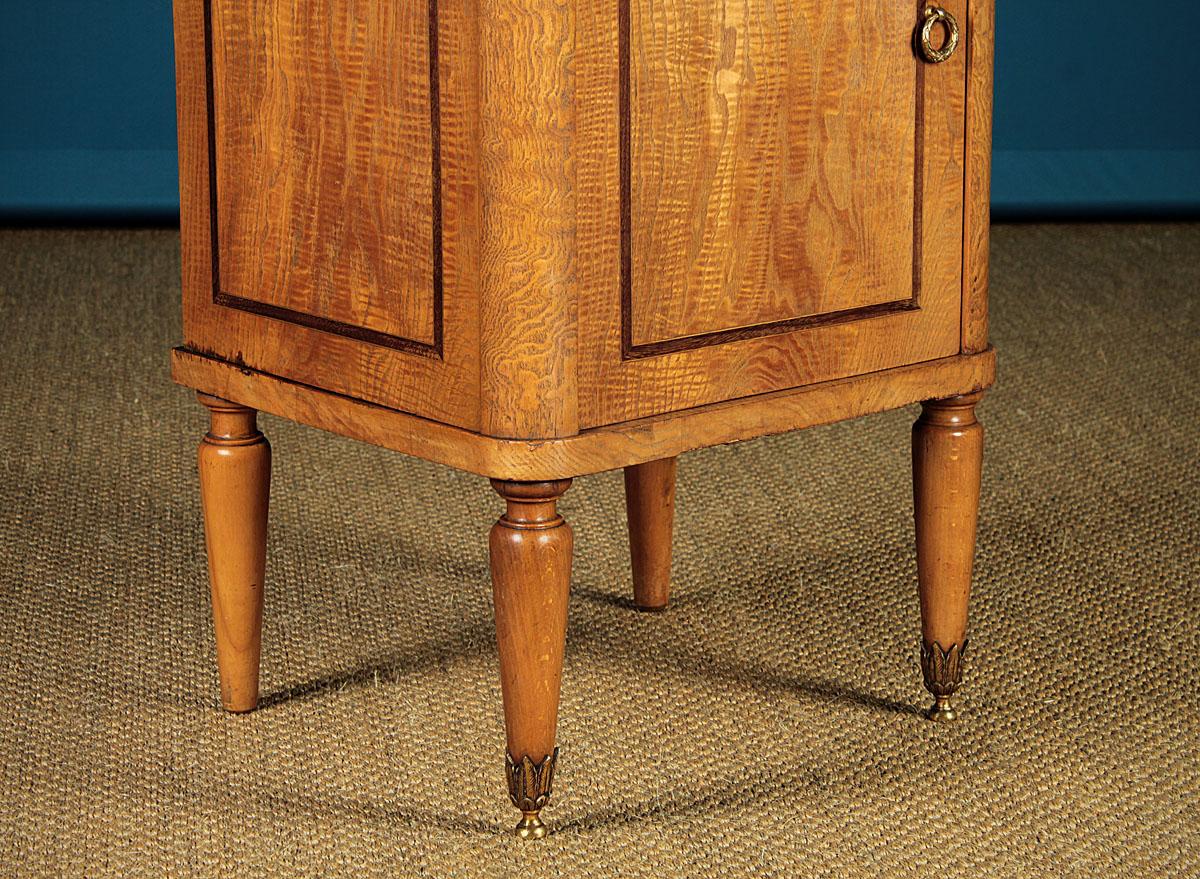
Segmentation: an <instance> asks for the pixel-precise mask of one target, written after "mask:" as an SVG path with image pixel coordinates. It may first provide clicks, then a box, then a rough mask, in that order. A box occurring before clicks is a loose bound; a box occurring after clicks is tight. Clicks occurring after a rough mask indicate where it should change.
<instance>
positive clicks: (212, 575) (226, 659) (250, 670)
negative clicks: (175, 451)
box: [197, 394, 271, 711]
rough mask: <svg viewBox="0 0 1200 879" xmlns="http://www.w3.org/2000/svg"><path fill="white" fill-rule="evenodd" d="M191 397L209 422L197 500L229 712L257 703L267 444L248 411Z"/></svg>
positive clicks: (203, 397) (267, 487)
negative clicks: (200, 507)
mask: <svg viewBox="0 0 1200 879" xmlns="http://www.w3.org/2000/svg"><path fill="white" fill-rule="evenodd" d="M197 396H198V397H199V398H200V402H201V403H203V404H204V405H205V406H207V407H208V410H209V415H210V420H211V426H210V428H209V431H208V433H207V434H205V436H204V440H203V441H202V442H201V443H200V455H199V458H200V499H201V503H202V505H203V507H204V535H205V539H206V542H207V544H208V574H209V584H210V586H211V587H212V608H213V628H214V629H215V630H216V636H217V667H218V668H219V670H220V674H221V703H222V704H223V705H224V706H225V708H226V709H227V710H229V711H249V710H251V709H252V708H254V706H255V704H256V703H257V702H258V660H259V653H260V651H261V647H262V606H263V573H264V571H265V569H266V560H267V502H268V495H269V493H270V488H271V446H270V445H269V444H268V443H267V438H266V437H264V436H263V435H262V434H261V433H259V431H258V427H257V426H256V424H255V416H256V413H255V411H254V410H253V409H247V408H246V407H245V406H239V405H237V404H236V403H230V402H229V401H227V400H222V399H220V398H219V397H210V396H208V395H207V394H197Z"/></svg>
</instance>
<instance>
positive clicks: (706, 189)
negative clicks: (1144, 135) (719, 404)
mask: <svg viewBox="0 0 1200 879" xmlns="http://www.w3.org/2000/svg"><path fill="white" fill-rule="evenodd" d="M924 5H925V4H924V3H920V4H918V3H917V2H900V3H879V2H872V0H855V2H847V3H839V4H830V3H825V2H823V0H794V2H790V3H786V4H780V3H772V2H769V0H739V2H720V0H701V2H695V0H687V2H685V0H666V2H663V0H603V2H598V3H596V4H594V5H593V6H591V7H590V8H589V10H588V11H587V12H586V13H581V21H580V48H579V51H578V70H579V74H578V75H579V87H578V88H579V92H580V93H581V94H584V95H589V96H597V95H611V96H612V98H611V101H608V100H603V99H596V100H593V101H589V102H586V103H584V104H581V107H580V118H579V133H578V138H579V141H580V143H581V149H580V159H579V171H578V179H579V181H580V185H579V192H578V200H579V218H580V219H579V235H580V248H579V259H580V277H581V279H582V289H581V293H580V310H579V312H580V379H579V381H580V407H581V412H580V422H581V424H582V425H584V426H594V425H600V424H608V423H613V422H618V421H624V420H628V419H632V418H640V417H644V416H647V415H652V414H656V413H658V412H667V411H674V410H678V409H684V408H688V407H692V406H698V405H703V404H706V403H711V402H716V401H719V400H727V399H732V398H736V397H741V396H748V395H751V394H758V393H764V392H768V391H773V390H778V389H782V388H788V387H795V386H798V385H802V384H808V383H811V382H818V381H826V380H830V379H835V378H841V377H845V376H848V375H854V374H859V373H864V372H870V371H873V370H878V369H885V368H888V367H892V366H898V365H901V364H906V363H913V362H917V361H921V360H929V359H934V358H937V357H944V356H948V355H950V354H954V353H957V351H958V350H959V323H960V306H961V290H960V278H961V266H962V196H963V191H962V188H963V145H964V126H965V114H964V106H965V74H966V59H965V54H966V53H965V52H963V51H961V50H960V51H958V52H956V53H955V54H954V55H953V56H952V57H951V58H950V60H948V61H947V62H945V63H943V64H938V65H929V64H927V63H925V62H923V61H919V60H918V59H917V57H916V55H915V53H914V51H913V45H912V36H913V32H914V29H915V28H916V26H917V23H918V21H919V18H920V16H919V11H920V9H922V8H923V7H924ZM944 5H945V6H946V8H948V9H949V10H950V11H951V12H952V13H953V14H954V15H955V16H956V17H957V18H958V21H959V23H960V26H962V25H965V23H966V22H967V15H966V12H967V3H966V0H949V2H946V3H945V4H944Z"/></svg>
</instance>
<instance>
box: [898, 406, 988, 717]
mask: <svg viewBox="0 0 1200 879" xmlns="http://www.w3.org/2000/svg"><path fill="white" fill-rule="evenodd" d="M982 397H983V394H982V393H976V394H966V395H963V396H960V397H950V398H948V399H945V400H930V401H929V402H926V403H925V404H923V410H922V412H921V417H920V418H919V419H918V420H917V423H916V424H915V425H913V498H914V510H915V513H916V526H917V572H918V578H919V580H920V594H921V634H922V639H921V670H922V672H923V674H924V678H925V686H926V688H927V689H928V690H929V692H931V693H932V694H933V696H934V700H935V701H934V705H933V707H932V708H931V709H930V710H929V716H930V718H932V719H934V720H953V719H954V717H955V711H954V708H953V707H952V706H951V703H950V697H951V696H952V695H953V694H954V691H955V690H956V689H958V685H959V683H960V682H961V680H962V660H963V653H964V652H965V651H966V649H967V600H968V598H969V596H970V593H971V568H972V565H973V562H974V559H975V525H976V522H977V520H978V517H979V482H980V475H981V472H982V469H983V426H982V425H981V424H980V423H979V422H978V421H977V420H976V418H975V404H976V403H978V402H979V400H980V399H981V398H982Z"/></svg>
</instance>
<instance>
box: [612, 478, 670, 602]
mask: <svg viewBox="0 0 1200 879" xmlns="http://www.w3.org/2000/svg"><path fill="white" fill-rule="evenodd" d="M677 463H678V459H677V458H662V459H660V460H658V461H647V462H646V463H645V464H634V465H632V466H629V467H626V468H625V514H626V517H627V519H628V523H629V559H630V563H631V567H632V570H633V603H634V604H635V605H636V606H637V607H638V608H640V609H641V610H664V609H665V608H666V606H667V602H668V601H669V600H670V597H671V536H672V531H673V529H674V526H675V471H676V464H677Z"/></svg>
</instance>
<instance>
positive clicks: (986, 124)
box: [962, 0, 995, 354]
mask: <svg viewBox="0 0 1200 879" xmlns="http://www.w3.org/2000/svg"><path fill="white" fill-rule="evenodd" d="M968 15H969V24H968V35H969V36H968V42H967V50H968V53H969V54H968V59H967V62H968V65H969V66H968V73H967V165H966V185H965V190H964V211H965V214H964V217H963V223H964V228H963V309H962V350H963V352H965V353H968V354H973V353H975V352H977V351H983V350H984V349H985V348H987V344H988V247H989V238H990V234H991V206H992V202H991V192H992V89H993V84H992V67H993V56H994V49H993V46H994V40H995V4H994V0H970V9H969V10H968Z"/></svg>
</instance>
